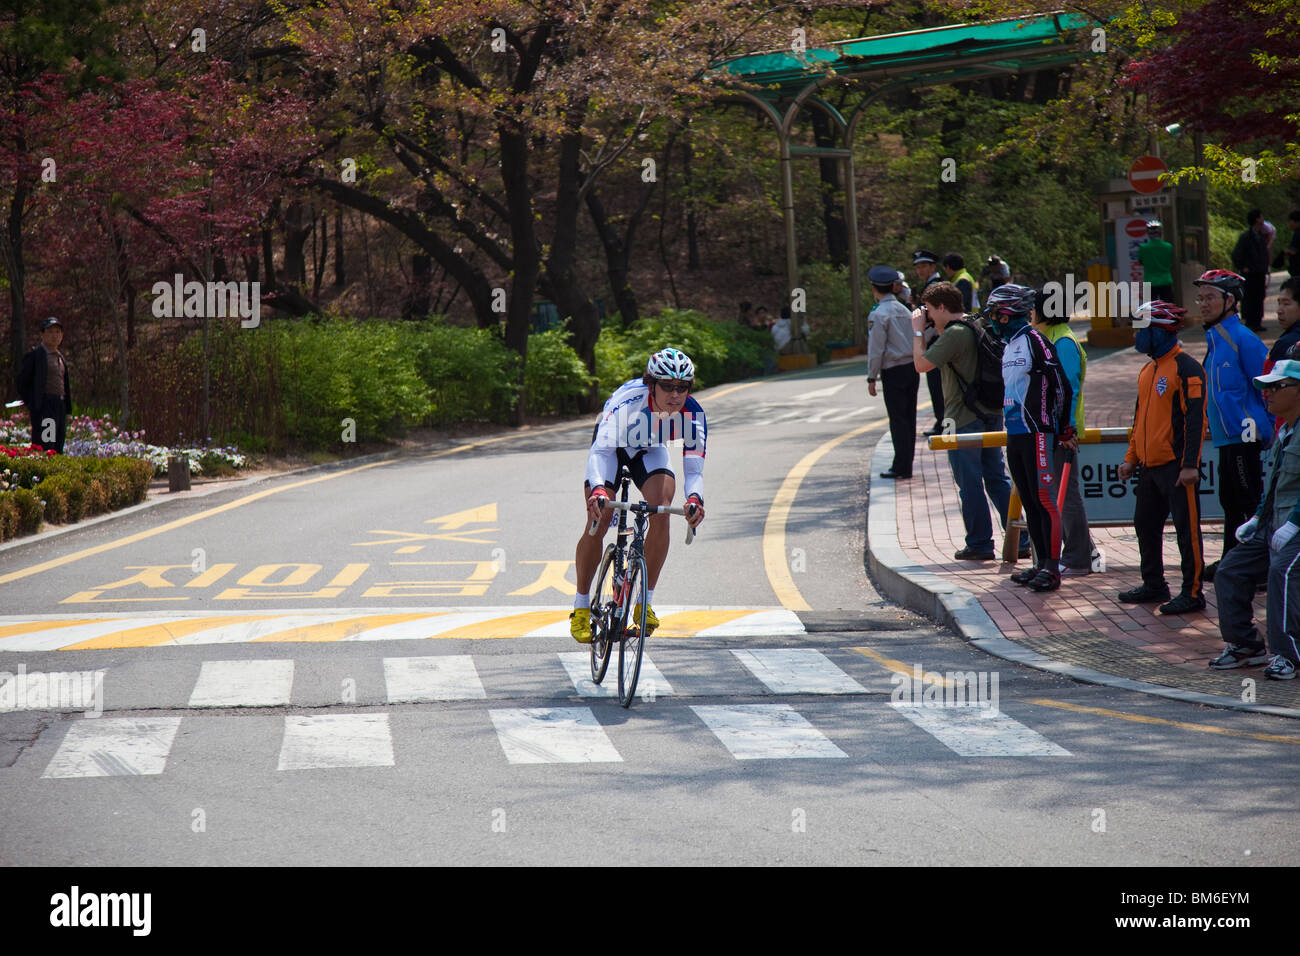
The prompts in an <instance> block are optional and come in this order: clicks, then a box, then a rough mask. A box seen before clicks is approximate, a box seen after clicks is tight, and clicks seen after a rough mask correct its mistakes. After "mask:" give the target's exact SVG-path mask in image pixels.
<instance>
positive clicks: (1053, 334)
mask: <svg viewBox="0 0 1300 956" xmlns="http://www.w3.org/2000/svg"><path fill="white" fill-rule="evenodd" d="M1043 337H1044V338H1045V339H1047V341H1049V342H1051V343H1052V344H1053V345H1055V344H1056V340H1057V339H1064V338H1068V339H1071V340H1073V342H1074V344H1075V345H1077V346H1078V347H1079V394H1078V395H1076V396H1075V399H1076V404H1075V406H1074V430H1075V431H1076V432H1077V433H1078V435H1079V438H1080V439H1082V438H1083V383H1084V381H1085V380H1086V379H1087V378H1088V353H1087V352H1085V351H1084V350H1083V343H1082V342H1080V341H1079V339H1078V337H1077V336H1076V335H1075V334H1074V333H1073V332H1072V331H1070V323H1069V322H1058V323H1056V324H1055V325H1049V326H1048V327H1047V330H1046V331H1045V332H1043Z"/></svg>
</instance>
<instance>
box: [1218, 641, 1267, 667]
mask: <svg viewBox="0 0 1300 956" xmlns="http://www.w3.org/2000/svg"><path fill="white" fill-rule="evenodd" d="M1267 660H1268V651H1267V650H1265V649H1264V646H1263V645H1262V644H1260V645H1258V646H1256V647H1251V646H1250V645H1249V644H1227V645H1225V646H1224V648H1223V653H1222V654H1220V655H1219V656H1218V657H1216V658H1215V659H1214V660H1212V661H1210V667H1212V668H1213V669H1214V670H1216V671H1227V670H1232V669H1233V668H1234V667H1253V666H1254V665H1256V664H1263V663H1265V662H1266V661H1267Z"/></svg>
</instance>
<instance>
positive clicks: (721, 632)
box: [695, 608, 808, 637]
mask: <svg viewBox="0 0 1300 956" xmlns="http://www.w3.org/2000/svg"><path fill="white" fill-rule="evenodd" d="M806 633H808V632H807V631H805V630H804V626H803V622H802V621H800V620H799V615H797V614H795V613H794V611H787V610H785V609H784V608H782V609H780V610H773V611H755V612H754V613H753V614H746V615H745V616H744V617H738V618H736V619H735V620H734V621H728V622H727V623H726V624H719V625H717V626H716V627H706V628H703V629H702V630H699V631H696V632H695V636H696V637H789V636H793V635H802V634H806Z"/></svg>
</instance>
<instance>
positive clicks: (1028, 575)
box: [1011, 568, 1038, 584]
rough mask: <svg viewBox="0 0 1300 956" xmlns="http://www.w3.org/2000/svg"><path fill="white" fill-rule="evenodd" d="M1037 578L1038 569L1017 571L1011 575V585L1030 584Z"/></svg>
mask: <svg viewBox="0 0 1300 956" xmlns="http://www.w3.org/2000/svg"><path fill="white" fill-rule="evenodd" d="M1036 577H1038V569H1037V568H1025V569H1024V570H1023V571H1017V572H1015V573H1014V574H1012V575H1011V583H1013V584H1028V583H1029V582H1030V581H1032V580H1033V579H1034V578H1036Z"/></svg>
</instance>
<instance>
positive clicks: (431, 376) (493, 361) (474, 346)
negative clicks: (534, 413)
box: [413, 319, 519, 426]
mask: <svg viewBox="0 0 1300 956" xmlns="http://www.w3.org/2000/svg"><path fill="white" fill-rule="evenodd" d="M413 328H414V333H413V335H414V348H415V367H416V371H417V372H418V373H419V376H420V378H421V380H422V381H423V382H424V383H425V385H426V387H427V388H428V393H429V398H430V400H431V408H430V410H429V412H428V415H427V419H426V420H427V421H428V422H429V424H431V425H434V426H439V425H454V424H457V423H459V422H475V421H494V422H504V421H507V420H509V416H510V413H511V411H512V410H513V409H514V407H515V402H516V401H517V400H518V390H517V387H516V385H515V383H516V381H517V379H518V377H519V356H518V355H516V354H515V353H514V352H512V351H510V349H508V348H506V346H505V343H504V342H502V341H501V339H500V338H499V337H497V336H496V335H494V334H493V333H492V332H491V331H489V330H488V329H463V328H458V327H457V326H454V325H447V324H446V323H444V322H442V321H440V320H437V319H430V320H429V321H427V322H420V323H418V324H413Z"/></svg>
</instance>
